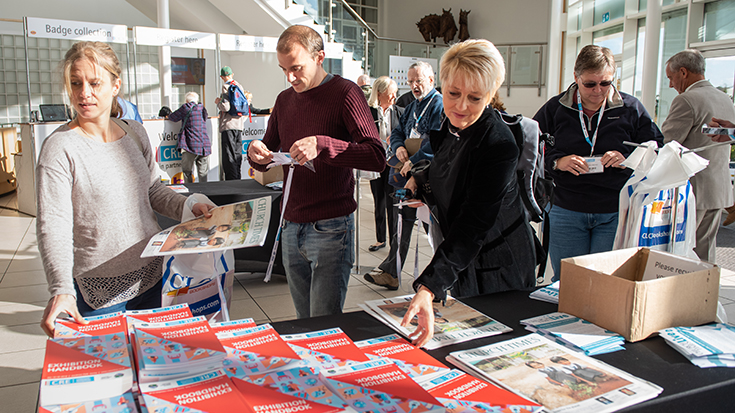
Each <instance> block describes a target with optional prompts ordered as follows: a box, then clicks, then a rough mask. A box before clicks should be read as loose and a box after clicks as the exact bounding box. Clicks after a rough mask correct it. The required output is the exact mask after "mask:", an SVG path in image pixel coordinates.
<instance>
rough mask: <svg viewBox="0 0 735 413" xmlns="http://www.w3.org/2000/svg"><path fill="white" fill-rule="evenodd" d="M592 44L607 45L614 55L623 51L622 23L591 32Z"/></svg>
mask: <svg viewBox="0 0 735 413" xmlns="http://www.w3.org/2000/svg"><path fill="white" fill-rule="evenodd" d="M592 44H596V45H598V46H603V47H607V48H608V49H610V51H612V53H613V54H614V55H618V54H621V53H623V25H622V24H619V25H617V26H613V27H610V28H608V29H603V30H598V31H596V32H594V33H592Z"/></svg>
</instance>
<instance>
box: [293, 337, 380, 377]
mask: <svg viewBox="0 0 735 413" xmlns="http://www.w3.org/2000/svg"><path fill="white" fill-rule="evenodd" d="M281 338H283V340H284V341H286V342H287V343H288V344H289V345H290V346H291V347H292V348H293V349H294V351H296V354H298V355H299V357H301V359H302V360H306V361H307V362H309V363H310V364H311V365H313V366H314V367H318V368H337V367H341V366H345V365H349V364H355V363H360V362H365V361H370V359H369V358H368V357H367V356H366V355H365V353H363V352H362V351H361V350H360V349H359V348H357V346H356V345H355V343H354V342H353V341H352V339H350V338H349V337H348V336H347V334H345V333H344V331H342V329H340V328H331V329H328V330H320V331H312V332H310V333H303V334H286V335H281Z"/></svg>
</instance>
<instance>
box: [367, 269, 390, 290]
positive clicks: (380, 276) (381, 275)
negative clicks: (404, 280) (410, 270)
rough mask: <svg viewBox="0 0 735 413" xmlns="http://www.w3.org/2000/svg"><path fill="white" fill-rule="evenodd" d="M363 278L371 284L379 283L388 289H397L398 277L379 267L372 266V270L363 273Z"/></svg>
mask: <svg viewBox="0 0 735 413" xmlns="http://www.w3.org/2000/svg"><path fill="white" fill-rule="evenodd" d="M363 278H365V281H367V282H369V283H371V284H375V285H379V286H381V287H385V288H387V289H389V290H397V289H398V278H396V277H394V276H393V275H391V274H388V273H387V272H385V271H383V270H381V269H380V268H373V270H372V271H370V272H369V273H367V274H365V276H364V277H363Z"/></svg>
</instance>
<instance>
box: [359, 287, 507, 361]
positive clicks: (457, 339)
mask: <svg viewBox="0 0 735 413" xmlns="http://www.w3.org/2000/svg"><path fill="white" fill-rule="evenodd" d="M412 298H413V295H404V296H401V297H394V298H386V299H382V300H373V301H366V302H365V306H366V307H367V309H369V310H370V311H368V313H369V314H371V315H372V316H374V317H375V318H377V319H378V320H380V321H382V322H383V323H385V324H386V325H387V326H388V327H391V328H393V329H394V330H396V331H398V332H399V333H401V334H403V335H405V336H409V335H410V334H411V333H412V332H413V331H414V330H415V329H416V326H417V323H418V319H417V318H416V317H414V319H413V320H412V321H411V326H410V327H402V326H401V321H402V320H403V316H404V315H405V314H406V311H408V306H409V304H410V303H411V299H412ZM363 308H365V307H363ZM509 331H513V329H512V328H510V327H508V326H506V325H504V324H501V323H499V322H497V321H495V320H493V319H492V318H490V317H488V316H486V315H485V314H483V313H481V312H479V311H477V310H475V309H474V308H472V307H470V306H468V305H466V304H464V303H462V302H461V301H458V300H456V299H454V298H452V297H447V299H446V300H445V301H444V302H443V303H434V337H433V338H432V339H431V341H429V343H428V344H426V346H425V348H426V349H427V350H433V349H437V348H439V347H443V346H448V345H452V344H456V343H462V342H465V341H469V340H473V339H476V338H482V337H489V336H494V335H497V334H502V333H506V332H509Z"/></svg>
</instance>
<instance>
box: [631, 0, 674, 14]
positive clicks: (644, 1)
mask: <svg viewBox="0 0 735 413" xmlns="http://www.w3.org/2000/svg"><path fill="white" fill-rule="evenodd" d="M680 1H681V0H664V1H663V3H662V4H661V6H662V7H663V6H668V5H671V4H674V3H678V2H680ZM646 6H648V0H638V11H646Z"/></svg>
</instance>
